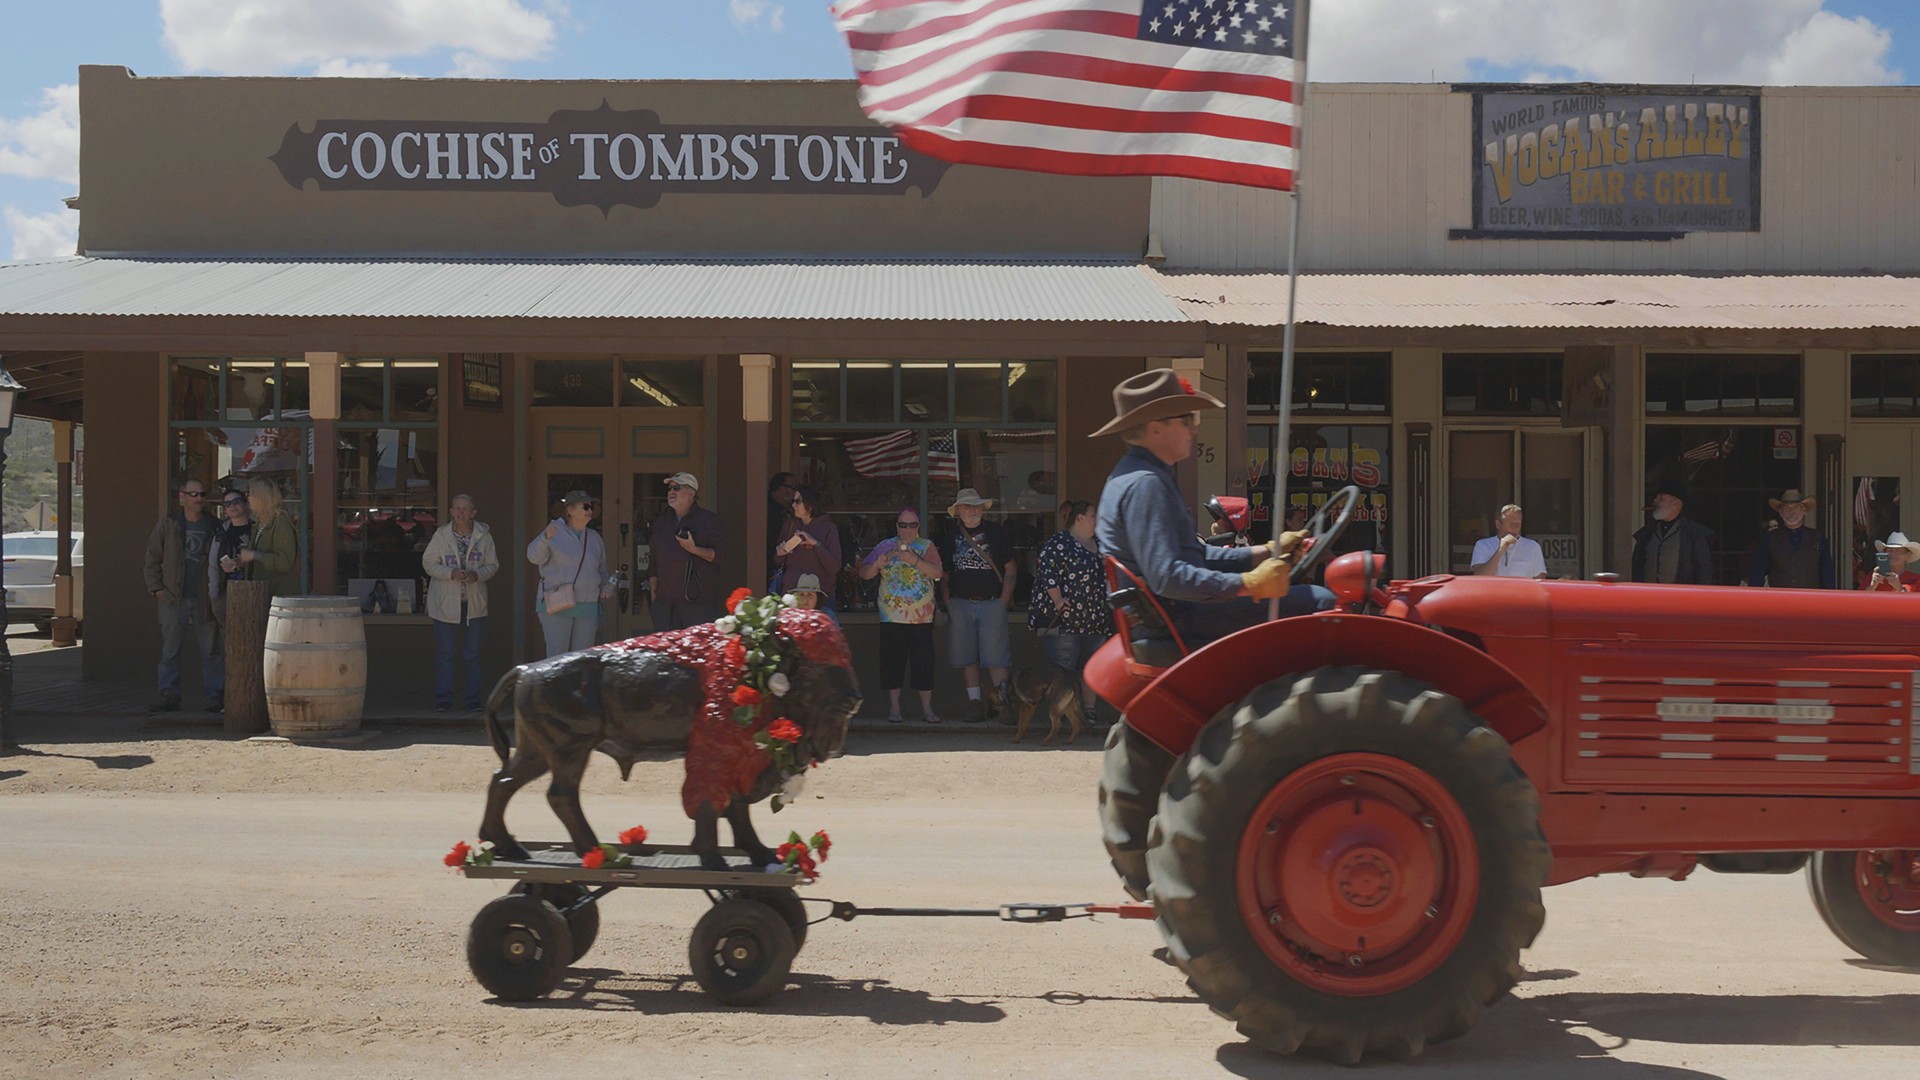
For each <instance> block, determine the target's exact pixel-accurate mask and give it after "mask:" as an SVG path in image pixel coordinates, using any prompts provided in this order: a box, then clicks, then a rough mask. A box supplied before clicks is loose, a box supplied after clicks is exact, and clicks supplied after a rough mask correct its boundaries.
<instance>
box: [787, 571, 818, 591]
mask: <svg viewBox="0 0 1920 1080" xmlns="http://www.w3.org/2000/svg"><path fill="white" fill-rule="evenodd" d="M790 591H791V592H793V593H795V594H798V593H806V592H819V591H820V575H818V574H801V575H800V580H799V581H796V582H794V583H793V588H792V589H791V590H790Z"/></svg>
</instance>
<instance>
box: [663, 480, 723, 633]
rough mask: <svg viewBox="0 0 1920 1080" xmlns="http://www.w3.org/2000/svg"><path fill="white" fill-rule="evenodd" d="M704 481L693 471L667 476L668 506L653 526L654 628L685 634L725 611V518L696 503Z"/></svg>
mask: <svg viewBox="0 0 1920 1080" xmlns="http://www.w3.org/2000/svg"><path fill="white" fill-rule="evenodd" d="M699 496H700V481H699V480H697V479H695V478H694V475H693V474H692V473H685V472H683V473H674V474H673V475H672V476H670V477H668V478H667V508H666V509H665V510H663V511H661V513H660V516H659V517H658V518H656V519H655V520H654V522H653V528H652V530H651V531H649V532H648V534H647V536H648V542H649V543H650V544H652V545H653V566H652V567H651V568H650V569H649V570H648V573H650V574H651V575H652V576H653V579H654V585H653V628H654V630H655V631H656V632H658V631H661V630H685V629H687V628H688V627H691V626H698V625H700V624H701V623H709V622H712V621H713V620H715V619H717V618H719V617H720V616H721V615H722V614H723V613H722V611H721V610H720V605H721V603H722V600H723V599H724V597H723V596H722V594H721V591H720V568H719V565H718V564H719V561H720V544H721V536H720V515H719V514H716V513H714V512H713V511H711V510H709V509H707V508H706V507H704V506H698V505H695V501H696V500H697V499H698V498H699Z"/></svg>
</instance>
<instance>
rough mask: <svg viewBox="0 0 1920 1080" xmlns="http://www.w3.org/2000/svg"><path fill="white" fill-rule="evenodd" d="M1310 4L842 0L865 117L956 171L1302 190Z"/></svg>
mask: <svg viewBox="0 0 1920 1080" xmlns="http://www.w3.org/2000/svg"><path fill="white" fill-rule="evenodd" d="M1305 3H1306V0H841V2H840V3H839V4H837V5H836V6H835V7H834V17H835V21H836V23H837V25H838V26H839V28H840V29H841V31H843V32H844V33H845V34H846V35H847V44H848V46H849V47H850V48H851V49H852V50H853V66H854V70H855V71H856V72H857V73H858V75H859V78H860V107H861V108H862V109H864V110H866V113H867V115H868V116H869V117H871V118H872V119H874V120H876V121H878V122H879V123H882V124H886V125H887V126H889V127H892V128H894V129H896V130H897V131H898V132H899V134H900V137H901V139H902V140H903V141H904V142H905V143H906V144H907V145H908V146H910V147H912V148H913V149H915V150H918V151H920V152H921V153H924V154H928V155H931V156H933V157H937V158H942V159H945V160H947V161H957V162H964V163H968V164H974V165H994V166H999V167H1002V168H1009V169H1027V170H1031V171H1035V172H1051V173H1072V174H1078V175H1093V176H1123V175H1124V176H1138V175H1153V176H1184V177H1192V178H1194V179H1199V180H1218V181H1221V182H1224V183H1230V184H1248V185H1252V186H1256V187H1268V188H1280V189H1283V190H1292V188H1293V174H1294V168H1295V158H1294V150H1293V142H1294V128H1295V124H1296V118H1295V112H1294V105H1293V102H1294V98H1295V83H1294V79H1295V75H1296V66H1295V60H1294V57H1295V53H1294V48H1295V44H1294V26H1295V22H1296V12H1297V9H1299V8H1300V7H1302V6H1304V4H1305Z"/></svg>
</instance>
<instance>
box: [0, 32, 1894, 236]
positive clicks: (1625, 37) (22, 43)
mask: <svg viewBox="0 0 1920 1080" xmlns="http://www.w3.org/2000/svg"><path fill="white" fill-rule="evenodd" d="M401 7H404V8H405V12H404V13H402V12H398V11H397V10H396V9H399V8H401ZM1602 9H1604V10H1605V11H1606V13H1607V15H1606V17H1605V18H1603V19H1602V18H1595V14H1596V12H1597V11H1600V10H1602ZM1730 12H1737V14H1730ZM1313 13H1314V18H1315V23H1314V27H1315V29H1314V37H1313V45H1312V47H1313V50H1314V52H1313V64H1312V67H1313V72H1314V77H1315V78H1316V79H1331V80H1343V81H1344V80H1352V79H1362V80H1380V81H1392V82H1425V81H1429V80H1431V79H1438V80H1442V81H1446V80H1453V81H1467V80H1478V79H1496V80H1508V79H1512V80H1522V79H1542V78H1547V79H1590V80H1595V81H1608V82H1679V83H1685V82H1689V81H1696V80H1697V81H1700V82H1741V83H1761V84H1779V83H1826V84H1864V83H1872V84H1888V83H1899V84H1906V83H1911V82H1913V81H1915V79H1920V3H1915V2H1914V0H1608V2H1607V3H1605V4H1594V3H1593V2H1592V0H1450V2H1449V3H1446V4H1436V3H1434V2H1433V0H1318V2H1317V3H1316V4H1315V7H1314V9H1313ZM82 64H122V65H125V66H127V67H130V68H132V69H133V70H134V71H135V72H137V73H139V74H142V75H183V74H201V75H223V74H225V75H242V74H246V75H252V74H293V75H312V74H343V75H381V74H406V75H418V76H429V77H440V76H447V75H450V74H456V73H468V74H483V75H496V76H502V77H508V78H527V79H598V78H609V79H645V78H711V79H751V78H845V77H847V76H848V75H849V73H850V68H849V65H848V60H847V55H846V52H845V50H844V47H843V46H842V44H841V42H840V39H839V37H838V35H837V34H835V32H834V30H833V27H832V22H831V18H830V16H829V14H828V12H827V0H692V2H690V3H689V2H684V0H683V2H673V0H410V3H409V4H407V5H396V4H394V3H392V2H390V0H68V2H67V3H65V4H63V5H50V4H28V3H24V2H22V0H12V2H9V3H6V4H4V6H0V260H5V259H8V258H21V257H30V256H37V255H43V254H50V253H70V252H71V251H72V246H73V245H72V219H73V217H74V215H73V214H72V213H71V212H69V211H67V210H65V209H64V208H63V207H62V206H61V204H60V199H61V198H62V197H63V196H67V195H72V194H75V193H76V191H77V190H78V188H77V185H76V184H75V183H74V182H73V180H72V179H71V175H72V173H73V171H74V165H73V155H74V153H75V150H76V148H77V136H76V135H75V134H74V127H75V119H74V117H73V115H72V113H73V108H72V100H73V98H72V94H71V91H70V90H69V91H64V92H63V91H61V90H60V88H61V87H71V85H72V84H73V82H74V80H75V78H76V73H77V70H78V68H79V66H80V65H82Z"/></svg>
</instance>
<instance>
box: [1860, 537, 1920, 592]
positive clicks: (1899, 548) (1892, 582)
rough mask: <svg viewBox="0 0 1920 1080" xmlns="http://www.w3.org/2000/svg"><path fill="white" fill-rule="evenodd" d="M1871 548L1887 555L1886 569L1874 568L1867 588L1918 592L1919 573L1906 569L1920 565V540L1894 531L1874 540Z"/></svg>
mask: <svg viewBox="0 0 1920 1080" xmlns="http://www.w3.org/2000/svg"><path fill="white" fill-rule="evenodd" d="M1873 550H1875V551H1878V552H1882V553H1884V554H1885V555H1886V556H1887V569H1886V572H1885V573H1882V572H1881V571H1879V570H1875V571H1874V572H1873V576H1872V577H1871V578H1868V579H1867V588H1869V589H1873V590H1875V591H1877V592H1904V593H1911V592H1920V574H1916V573H1914V572H1913V571H1911V570H1909V569H1907V568H1908V567H1910V566H1914V565H1920V541H1915V540H1909V539H1907V534H1906V533H1903V532H1895V533H1893V534H1892V535H1891V536H1888V537H1887V538H1886V539H1885V540H1875V541H1874V542H1873Z"/></svg>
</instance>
